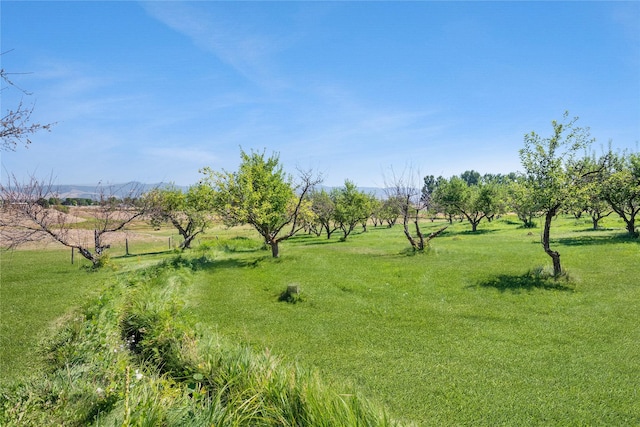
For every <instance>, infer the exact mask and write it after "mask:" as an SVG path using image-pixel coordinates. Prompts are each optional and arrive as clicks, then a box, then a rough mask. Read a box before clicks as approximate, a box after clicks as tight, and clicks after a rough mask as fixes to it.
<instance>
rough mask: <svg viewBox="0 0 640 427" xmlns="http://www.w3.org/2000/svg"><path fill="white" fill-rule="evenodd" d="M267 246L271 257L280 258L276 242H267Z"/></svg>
mask: <svg viewBox="0 0 640 427" xmlns="http://www.w3.org/2000/svg"><path fill="white" fill-rule="evenodd" d="M269 246H271V256H273V257H274V258H278V257H279V256H280V248H279V247H278V241H277V240H272V241H271V242H269Z"/></svg>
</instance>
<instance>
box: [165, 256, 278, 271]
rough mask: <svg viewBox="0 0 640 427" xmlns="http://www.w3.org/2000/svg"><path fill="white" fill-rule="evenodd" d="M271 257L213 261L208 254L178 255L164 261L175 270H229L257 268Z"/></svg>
mask: <svg viewBox="0 0 640 427" xmlns="http://www.w3.org/2000/svg"><path fill="white" fill-rule="evenodd" d="M270 258H271V257H270V256H264V257H258V258H253V259H238V258H225V259H213V258H211V257H209V256H207V254H203V255H202V256H199V257H187V256H182V255H178V256H176V257H174V258H171V259H167V260H165V261H164V263H165V265H170V266H172V267H174V268H180V267H185V268H188V269H190V270H193V271H198V270H216V269H227V268H245V267H257V266H258V265H260V263H262V262H263V261H265V260H267V259H270Z"/></svg>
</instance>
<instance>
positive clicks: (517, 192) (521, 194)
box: [506, 175, 538, 228]
mask: <svg viewBox="0 0 640 427" xmlns="http://www.w3.org/2000/svg"><path fill="white" fill-rule="evenodd" d="M506 191H507V204H508V207H509V209H511V210H512V211H513V212H515V214H516V215H518V219H519V220H520V221H522V223H523V226H524V228H533V227H535V226H536V223H535V221H534V218H535V217H536V216H538V210H537V209H538V205H537V204H536V201H535V199H534V194H533V189H532V188H531V187H530V186H528V185H527V184H526V177H525V176H524V175H521V176H518V178H516V179H515V180H514V181H512V182H510V183H509V184H507V189H506Z"/></svg>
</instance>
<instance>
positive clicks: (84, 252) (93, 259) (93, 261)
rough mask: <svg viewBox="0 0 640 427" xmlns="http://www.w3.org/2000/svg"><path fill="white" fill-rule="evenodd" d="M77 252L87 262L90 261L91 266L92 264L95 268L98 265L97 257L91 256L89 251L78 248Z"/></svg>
mask: <svg viewBox="0 0 640 427" xmlns="http://www.w3.org/2000/svg"><path fill="white" fill-rule="evenodd" d="M78 252H80V255H82V256H83V257H85V258H86V259H88V260H89V261H91V264H93V266H94V267H95V266H96V265H97V264H98V259H99V258H98V257H97V256H95V255H93V254H92V253H91V251H89V250H88V249H85V248H80V247H79V248H78Z"/></svg>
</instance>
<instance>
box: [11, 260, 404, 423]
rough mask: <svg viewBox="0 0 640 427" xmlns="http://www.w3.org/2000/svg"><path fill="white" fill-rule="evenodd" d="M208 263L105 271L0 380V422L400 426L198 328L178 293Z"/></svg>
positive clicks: (310, 377)
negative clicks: (101, 282) (114, 273)
mask: <svg viewBox="0 0 640 427" xmlns="http://www.w3.org/2000/svg"><path fill="white" fill-rule="evenodd" d="M207 265H209V259H208V258H207V257H206V256H202V257H183V256H181V255H177V256H173V257H171V258H169V259H168V260H167V261H166V262H163V263H159V264H158V265H156V266H153V267H148V268H142V269H139V270H138V271H134V272H128V273H126V274H122V275H119V276H118V277H112V280H111V282H112V284H111V285H110V286H109V288H108V289H106V290H105V291H104V292H103V293H101V294H100V295H99V297H97V298H95V299H93V300H92V301H89V302H87V303H86V304H85V305H84V306H83V308H82V309H79V310H75V311H74V313H73V316H72V317H70V318H69V319H68V321H66V322H63V323H61V324H60V325H59V327H57V328H55V330H52V332H51V334H50V336H49V337H47V339H45V340H44V342H43V344H42V345H41V346H40V351H41V352H42V354H43V356H44V358H45V360H46V362H47V363H46V366H43V368H42V369H41V370H39V371H37V372H34V373H33V374H32V375H31V376H29V377H27V378H23V379H21V380H20V381H16V382H14V383H12V384H10V385H8V386H7V387H0V425H4V426H14V425H15V426H18V425H19V426H38V427H39V426H43V425H66V426H85V425H95V426H114V425H119V426H176V427H183V426H185V425H187V426H193V427H196V426H203V427H204V426H213V425H215V426H221V427H223V426H229V427H231V426H244V425H246V426H264V427H276V426H277V427H287V426H290V427H294V426H300V425H313V426H327V427H328V426H342V425H344V426H363V427H365V426H372V427H373V426H376V427H377V426H380V427H383V426H394V425H397V424H396V423H394V422H393V421H391V420H390V419H389V418H388V417H386V416H385V415H384V413H383V411H381V410H380V409H378V408H376V407H375V406H372V405H371V404H370V403H369V402H367V401H366V400H363V399H361V398H360V397H358V396H357V395H356V394H355V393H354V392H353V390H352V389H351V388H345V387H344V386H340V385H337V384H334V383H327V382H326V381H323V380H321V379H320V378H319V377H318V375H317V374H316V373H315V372H314V371H312V370H309V369H305V368H302V367H300V366H297V365H295V364H291V363H283V362H282V361H281V360H280V359H279V358H278V357H277V356H275V355H272V354H271V353H270V352H268V351H263V352H252V351H251V350H250V349H249V348H247V347H246V346H243V345H239V344H237V343H233V342H229V341H228V340H226V339H225V338H224V337H222V336H220V335H219V334H215V333H212V332H211V331H208V330H206V329H199V328H197V327H196V326H195V325H194V321H193V319H192V318H190V317H189V316H188V314H186V313H185V312H184V310H183V309H182V307H183V303H182V301H181V295H182V294H183V293H184V291H185V289H186V288H188V287H189V285H190V283H191V277H192V274H191V273H192V272H193V271H194V270H199V269H202V268H204V267H206V266H207ZM338 390H340V391H338Z"/></svg>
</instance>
